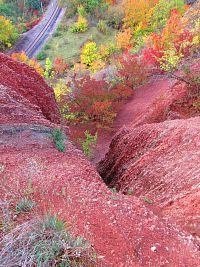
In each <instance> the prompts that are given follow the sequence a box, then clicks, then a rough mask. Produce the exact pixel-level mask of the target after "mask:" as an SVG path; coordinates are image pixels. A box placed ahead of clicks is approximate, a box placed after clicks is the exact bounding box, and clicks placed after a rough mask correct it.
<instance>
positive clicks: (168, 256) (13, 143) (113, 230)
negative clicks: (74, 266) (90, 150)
mask: <svg viewBox="0 0 200 267" xmlns="http://www.w3.org/2000/svg"><path fill="white" fill-rule="evenodd" d="M0 58H1V68H0V83H1V84H3V86H2V85H1V86H0V89H1V92H4V93H3V94H2V93H1V94H0V101H1V103H3V107H4V109H2V108H1V115H2V116H3V119H1V125H0V140H1V142H0V184H1V187H0V199H1V200H2V201H5V200H9V201H10V202H11V204H12V205H14V204H15V203H16V201H18V200H20V199H21V198H22V197H24V196H27V197H28V198H31V199H32V200H34V201H35V202H36V203H37V206H36V208H35V210H34V213H32V214H31V215H32V216H36V215H38V214H41V212H44V211H49V210H50V209H51V210H52V212H53V213H54V212H55V213H57V214H58V216H59V217H60V218H62V219H64V220H65V221H67V222H70V223H71V224H72V225H73V226H74V227H73V229H74V232H75V233H76V234H80V235H83V236H85V237H86V238H87V239H88V240H90V242H92V243H93V245H94V248H95V250H96V252H97V254H98V257H99V261H101V266H115V267H120V266H124V267H130V266H133V267H136V266H142V267H145V266H176V267H178V266H180V267H183V266H185V267H194V266H200V260H199V251H198V250H199V248H198V245H197V244H196V241H195V240H194V239H193V238H192V237H191V235H188V234H187V233H184V232H183V231H182V230H180V229H178V227H176V226H175V225H174V222H173V221H172V220H169V219H167V220H163V219H162V218H161V217H160V215H159V214H158V209H157V208H156V207H154V206H151V205H149V204H148V203H145V202H144V201H143V200H139V198H137V197H135V196H125V195H123V194H121V193H119V194H113V193H112V192H111V191H110V190H109V189H108V188H107V187H106V185H105V184H104V182H103V181H102V179H101V178H100V176H99V175H98V173H97V172H96V170H95V168H94V167H93V166H92V164H91V163H89V162H88V160H87V159H86V158H85V157H84V155H83V154H82V153H81V152H80V151H79V150H77V149H76V148H75V147H74V146H73V145H72V144H70V143H69V142H67V141H66V146H67V148H66V152H65V153H61V152H58V151H57V150H56V148H55V146H54V144H53V140H52V138H50V135H49V132H50V131H51V127H58V126H59V125H55V124H53V123H57V122H59V116H58V111H57V108H56V105H55V100H54V99H53V93H52V90H51V89H50V88H49V87H48V86H47V85H45V83H44V81H43V79H41V78H40V77H39V75H38V74H36V73H35V72H34V71H33V70H30V69H29V68H28V67H26V66H25V65H23V64H20V63H17V62H13V61H11V60H10V59H8V58H7V57H5V56H3V55H1V56H0ZM24 77H26V78H24ZM4 79H6V82H5V81H4ZM37 80H38V82H37ZM24 81H25V82H26V83H25V84H24ZM35 83H36V84H37V86H36V85H35ZM44 92H48V94H46V93H44ZM49 94H50V96H52V98H51V97H49ZM5 95H6V97H5ZM38 96H39V97H38ZM43 101H44V102H43ZM15 106H16V107H17V108H15ZM29 110H31V114H30V113H28V115H27V112H29ZM8 112H9V113H8ZM28 118H29V121H28ZM31 215H30V216H31Z"/></svg>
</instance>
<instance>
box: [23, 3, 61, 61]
mask: <svg viewBox="0 0 200 267" xmlns="http://www.w3.org/2000/svg"><path fill="white" fill-rule="evenodd" d="M61 11H62V8H60V7H59V5H58V4H56V7H55V9H54V11H53V13H52V14H51V16H50V17H49V19H48V20H47V23H46V24H45V25H44V26H43V28H42V29H41V30H40V32H39V33H38V34H37V36H36V38H35V39H34V40H33V41H32V43H31V44H30V45H29V46H28V47H27V48H26V49H25V53H26V55H27V56H28V57H29V58H30V57H33V56H34V54H35V52H36V50H37V49H38V48H39V47H40V46H41V44H42V43H43V41H44V40H45V39H46V38H45V37H47V36H48V35H47V31H48V30H50V29H51V28H52V27H53V26H54V23H55V22H56V20H57V18H58V17H59V15H60V13H61Z"/></svg>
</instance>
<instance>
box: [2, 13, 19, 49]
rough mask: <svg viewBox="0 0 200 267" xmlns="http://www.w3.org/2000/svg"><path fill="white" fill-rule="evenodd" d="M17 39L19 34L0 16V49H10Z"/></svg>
mask: <svg viewBox="0 0 200 267" xmlns="http://www.w3.org/2000/svg"><path fill="white" fill-rule="evenodd" d="M18 37H19V34H18V32H17V29H16V28H15V26H14V25H13V24H12V22H11V21H10V20H8V19H6V18H5V17H4V16H0V47H2V48H3V49H5V48H6V47H11V46H12V44H13V43H14V42H15V41H16V40H17V38H18Z"/></svg>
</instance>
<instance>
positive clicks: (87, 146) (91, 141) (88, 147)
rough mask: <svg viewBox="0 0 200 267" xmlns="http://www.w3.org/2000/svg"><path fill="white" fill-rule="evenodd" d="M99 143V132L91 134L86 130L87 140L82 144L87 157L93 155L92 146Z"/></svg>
mask: <svg viewBox="0 0 200 267" xmlns="http://www.w3.org/2000/svg"><path fill="white" fill-rule="evenodd" d="M96 143H97V133H96V134H95V135H91V134H90V133H89V131H87V130H86V131H85V141H84V142H83V144H82V148H83V152H84V154H85V155H86V156H87V157H89V158H90V157H91V156H92V148H93V147H94V146H95V145H96Z"/></svg>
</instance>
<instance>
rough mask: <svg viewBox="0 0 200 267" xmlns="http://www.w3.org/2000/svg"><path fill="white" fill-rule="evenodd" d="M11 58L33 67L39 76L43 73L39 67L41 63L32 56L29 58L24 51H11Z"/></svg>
mask: <svg viewBox="0 0 200 267" xmlns="http://www.w3.org/2000/svg"><path fill="white" fill-rule="evenodd" d="M11 58H12V59H14V60H17V61H20V62H23V63H26V64H27V65H28V66H30V67H32V68H34V69H35V70H36V71H37V72H38V73H39V74H40V75H41V76H43V75H44V70H43V68H42V67H41V65H40V64H39V63H38V62H37V60H36V59H34V58H31V59H29V58H28V56H27V55H26V53H25V52H21V53H13V54H12V55H11Z"/></svg>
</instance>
